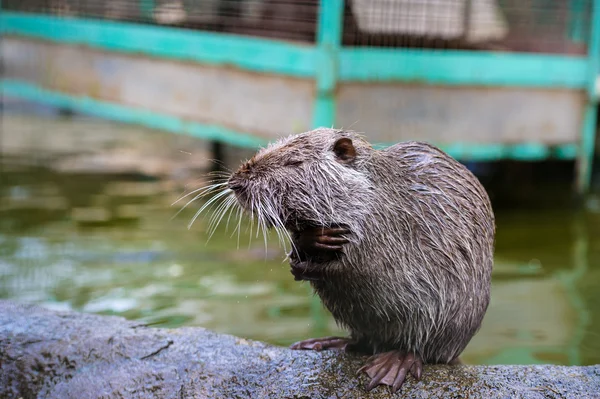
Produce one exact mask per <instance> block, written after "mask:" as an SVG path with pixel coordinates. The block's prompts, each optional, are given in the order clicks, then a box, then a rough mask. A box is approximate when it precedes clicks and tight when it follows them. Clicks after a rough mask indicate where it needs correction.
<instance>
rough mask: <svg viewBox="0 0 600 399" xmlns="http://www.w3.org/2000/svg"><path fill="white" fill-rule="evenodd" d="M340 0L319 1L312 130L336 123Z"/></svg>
mask: <svg viewBox="0 0 600 399" xmlns="http://www.w3.org/2000/svg"><path fill="white" fill-rule="evenodd" d="M343 12H344V1H343V0H321V1H320V8H319V20H318V25H317V51H318V54H319V55H318V57H317V65H316V66H317V76H316V86H317V93H316V96H315V102H314V106H313V123H312V124H313V127H315V128H316V127H322V126H326V127H332V126H333V125H334V124H335V109H336V104H335V103H336V98H335V89H336V87H337V80H338V78H337V74H338V69H339V67H338V53H339V51H340V48H341V41H342V22H343Z"/></svg>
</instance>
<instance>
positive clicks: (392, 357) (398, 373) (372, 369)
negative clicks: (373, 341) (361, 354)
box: [358, 350, 423, 392]
mask: <svg viewBox="0 0 600 399" xmlns="http://www.w3.org/2000/svg"><path fill="white" fill-rule="evenodd" d="M362 371H364V372H365V373H367V375H368V376H369V377H371V381H370V382H369V385H367V391H370V390H371V389H373V388H375V387H376V386H377V385H388V386H391V387H392V392H397V391H398V390H399V389H400V387H402V384H404V381H405V379H406V375H407V374H408V373H409V372H410V373H411V374H412V375H413V377H415V379H417V380H419V379H420V378H421V373H422V372H423V362H422V361H421V359H420V358H419V357H418V356H416V355H414V354H412V353H408V354H405V353H402V352H400V351H397V350H394V351H390V352H384V353H378V354H377V355H374V356H371V357H370V358H369V359H368V360H367V363H366V364H365V365H364V366H363V367H361V368H360V369H359V370H358V373H360V372H362Z"/></svg>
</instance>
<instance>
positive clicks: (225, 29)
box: [1, 0, 600, 192]
mask: <svg viewBox="0 0 600 399" xmlns="http://www.w3.org/2000/svg"><path fill="white" fill-rule="evenodd" d="M2 7H3V12H2V17H1V29H2V34H3V36H4V40H3V59H4V77H3V81H2V88H3V93H4V94H5V95H7V96H13V97H19V98H24V99H29V100H35V101H41V102H44V103H48V104H51V105H56V106H60V107H62V108H69V109H73V110H76V111H80V112H84V113H91V114H95V115H99V116H101V117H104V118H108V119H112V120H117V121H124V122H133V123H138V124H142V125H145V126H148V127H151V128H158V129H161V130H166V131H171V132H176V133H184V134H189V135H193V136H197V137H200V138H204V139H209V140H213V141H216V142H225V143H229V144H233V145H235V146H239V147H248V148H255V147H256V146H257V145H260V144H262V143H264V142H265V141H268V140H271V139H273V138H276V137H278V136H280V135H285V134H289V133H292V132H299V131H304V130H308V129H310V128H312V127H317V126H336V127H351V128H353V129H355V130H359V131H364V132H366V133H367V137H368V138H369V139H370V140H371V141H373V142H376V143H380V144H382V145H386V144H389V143H393V142H397V141H401V140H408V139H418V140H424V141H429V142H432V143H434V144H437V145H439V146H441V147H442V148H443V149H445V150H446V151H448V152H449V153H450V154H451V155H453V156H455V157H457V158H459V159H461V160H463V161H469V160H476V161H493V160H499V159H518V160H533V161H535V160H543V159H565V160H576V161H577V173H576V177H577V181H576V182H577V184H576V187H577V189H578V191H579V192H585V191H587V189H588V188H589V185H590V180H591V160H592V158H593V153H594V147H595V141H594V140H595V130H596V120H597V117H596V114H597V99H598V91H599V88H598V86H599V85H598V84H597V82H598V73H599V71H600V2H599V1H598V0H348V1H343V0H327V1H325V0H322V1H317V0H303V1H292V0H202V1H201V0H196V1H193V0H3V2H2Z"/></svg>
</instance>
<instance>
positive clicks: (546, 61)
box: [339, 48, 588, 89]
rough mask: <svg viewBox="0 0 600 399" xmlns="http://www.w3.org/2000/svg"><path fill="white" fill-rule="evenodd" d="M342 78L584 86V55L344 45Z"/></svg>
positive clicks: (585, 65)
mask: <svg viewBox="0 0 600 399" xmlns="http://www.w3.org/2000/svg"><path fill="white" fill-rule="evenodd" d="M339 65H340V71H339V79H340V80H341V81H346V82H349V81H361V82H373V81H382V82H389V81H399V82H414V83H425V84H439V85H454V86H461V85H466V86H468V85H480V86H516V87H541V88H567V89H585V88H586V87H587V70H588V69H587V67H588V63H587V60H586V58H585V57H574V56H553V55H541V54H523V53H496V52H484V51H477V52H475V51H457V50H447V51H429V50H412V49H403V50H401V51H399V50H397V49H376V48H368V49H363V48H343V49H342V51H341V52H340V57H339Z"/></svg>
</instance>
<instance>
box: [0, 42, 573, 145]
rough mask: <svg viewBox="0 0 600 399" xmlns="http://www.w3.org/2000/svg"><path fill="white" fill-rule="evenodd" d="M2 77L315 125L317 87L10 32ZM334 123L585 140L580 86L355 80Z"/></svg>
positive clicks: (284, 124)
mask: <svg viewBox="0 0 600 399" xmlns="http://www.w3.org/2000/svg"><path fill="white" fill-rule="evenodd" d="M2 47H3V48H2V52H3V54H2V55H3V59H4V66H5V74H4V77H5V78H9V79H21V80H25V81H28V82H30V83H34V84H36V85H38V86H40V87H42V88H45V89H49V90H54V91H58V92H62V93H67V94H72V95H78V96H89V97H92V98H94V99H98V100H103V101H107V102H112V103H117V104H121V105H126V106H130V107H136V108H140V109H146V110H151V111H155V112H157V113H162V114H166V115H172V116H177V117H181V118H184V119H185V120H190V121H194V122H199V123H205V124H216V125H220V126H223V127H225V128H228V129H231V130H234V131H240V132H247V133H250V134H253V135H256V136H258V137H261V138H266V139H272V138H275V137H278V136H280V135H287V134H289V133H295V132H300V131H305V130H308V129H310V128H311V122H312V112H313V104H314V97H315V83H314V82H313V81H312V80H309V79H297V78H290V77H285V76H278V75H266V74H259V73H251V72H245V71H241V70H238V69H234V68H233V67H228V66H208V65H200V64H195V63H185V62H176V61H170V60H165V59H157V58H150V57H147V56H142V55H126V54H120V53H109V52H104V51H100V50H96V49H91V48H86V47H80V46H70V45H64V44H53V43H50V42H43V41H36V40H31V39H22V38H14V37H12V38H11V37H6V38H4V40H3V46H2ZM336 95H337V99H338V106H337V121H336V125H337V127H345V128H352V129H355V130H358V131H363V132H366V133H367V137H368V138H369V139H370V140H371V141H374V142H387V143H390V142H397V141H402V140H410V139H419V140H425V141H430V142H434V143H436V144H451V143H455V142H468V143H471V144H517V143H521V142H535V143H540V144H548V145H559V144H565V143H575V142H578V141H579V132H580V131H581V129H580V125H581V121H582V112H583V108H584V103H585V98H584V95H583V93H579V92H577V91H575V90H547V89H520V88H478V87H435V86H426V85H422V84H417V83H414V84H409V83H385V84H384V83H348V82H345V83H344V82H343V83H341V84H340V85H339V87H338V89H337V92H336Z"/></svg>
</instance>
